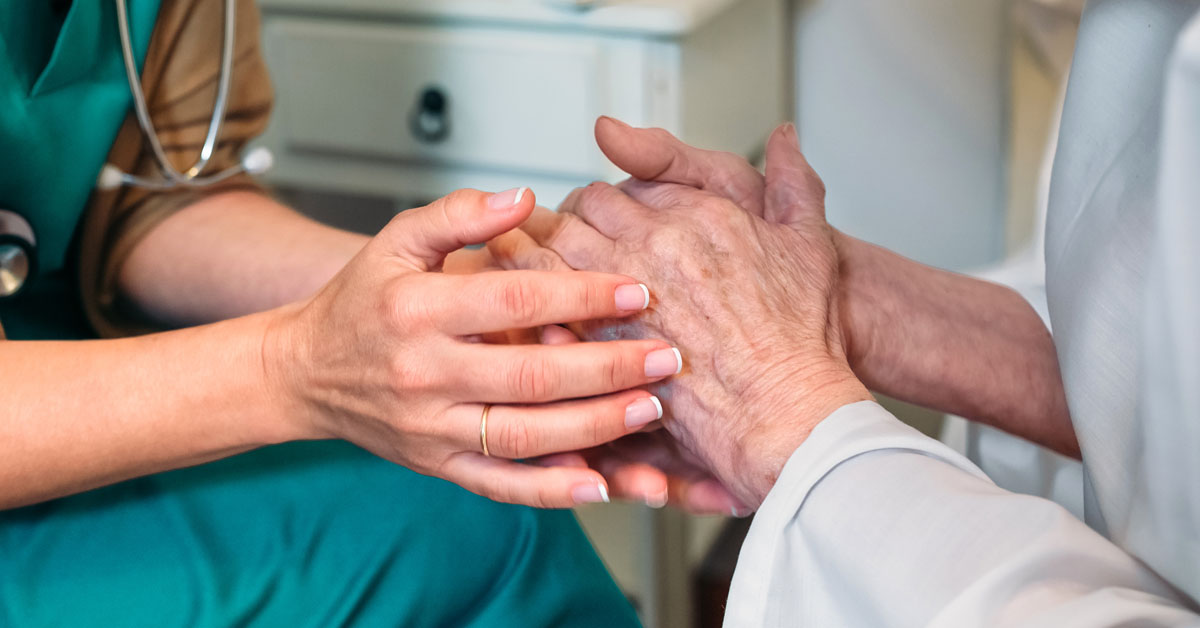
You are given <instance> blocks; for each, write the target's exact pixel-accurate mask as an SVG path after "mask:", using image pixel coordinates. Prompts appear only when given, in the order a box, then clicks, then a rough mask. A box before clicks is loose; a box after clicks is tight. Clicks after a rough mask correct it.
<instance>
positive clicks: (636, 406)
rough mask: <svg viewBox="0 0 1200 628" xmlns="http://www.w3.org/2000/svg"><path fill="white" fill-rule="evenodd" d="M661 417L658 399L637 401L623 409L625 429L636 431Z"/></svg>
mask: <svg viewBox="0 0 1200 628" xmlns="http://www.w3.org/2000/svg"><path fill="white" fill-rule="evenodd" d="M662 415H663V410H662V402H661V401H659V400H658V397H653V396H651V397H647V398H645V399H638V400H637V401H635V402H633V403H631V404H629V405H628V406H626V407H625V427H627V428H629V429H631V430H636V429H638V428H640V427H643V426H645V425H646V424H647V423H650V422H651V421H657V420H659V419H661V418H662Z"/></svg>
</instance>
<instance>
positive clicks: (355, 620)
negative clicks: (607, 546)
mask: <svg viewBox="0 0 1200 628" xmlns="http://www.w3.org/2000/svg"><path fill="white" fill-rule="evenodd" d="M112 5H113V3H112V2H111V1H110V0H74V2H73V3H71V4H70V7H69V10H68V11H67V12H66V13H65V14H56V13H55V12H54V9H52V8H51V7H53V6H55V3H51V2H48V1H43V0H37V1H33V2H29V1H28V0H0V207H4V208H6V209H10V210H14V211H17V212H18V213H21V214H22V215H23V216H25V217H26V219H27V220H29V221H30V222H31V223H32V224H33V227H34V228H35V230H36V231H37V236H38V245H39V250H38V258H39V259H38V261H39V265H40V271H39V274H38V276H37V277H36V279H35V280H34V281H35V283H34V285H33V286H32V287H31V289H30V290H29V291H28V293H27V294H25V295H24V296H23V297H22V299H21V300H19V301H17V302H15V303H4V304H0V321H2V322H3V323H4V326H5V330H6V331H7V333H8V335H9V337H10V338H11V339H13V340H22V339H24V340H36V339H49V338H62V339H69V338H74V339H81V338H86V337H88V336H89V335H90V331H88V330H87V329H86V326H85V324H84V321H83V315H82V311H81V309H80V306H79V304H78V301H77V297H76V296H75V294H76V293H77V290H76V289H75V287H74V284H73V283H72V279H71V273H70V271H69V268H70V264H69V262H68V261H67V259H68V251H69V249H70V246H69V245H70V242H71V239H72V236H73V233H74V232H75V230H76V226H77V224H78V223H79V219H80V214H81V212H82V211H83V208H84V206H85V205H86V202H87V197H88V194H89V193H90V190H91V187H92V183H93V181H95V177H96V175H97V173H98V172H99V170H100V166H101V165H102V164H103V161H104V158H105V155H106V154H107V151H108V148H109V146H111V144H112V141H113V138H114V137H115V135H116V132H117V128H118V126H119V125H120V123H121V120H122V119H123V118H124V116H125V115H126V112H127V111H128V108H129V102H130V97H129V93H128V87H127V85H126V83H125V78H124V74H123V70H122V67H121V56H120V49H119V47H118V44H117V41H118V40H117V35H116V26H115V25H116V22H115V20H116V15H115V11H114V9H113V6H112ZM57 6H62V3H58V5H57ZM129 6H130V14H131V20H130V21H131V31H132V33H133V38H134V42H135V48H136V49H137V51H138V63H139V67H140V63H141V59H143V58H144V55H145V50H146V47H147V45H148V42H149V38H150V33H151V32H152V30H153V25H154V18H155V16H156V15H157V10H158V5H157V0H130V5H129ZM214 54H218V53H217V49H216V48H215V47H214ZM8 385H10V384H9V383H0V403H3V390H4V388H5V387H6V386H8ZM60 394H64V395H70V394H77V392H76V391H73V390H72V389H71V386H70V383H69V382H64V383H63V387H62V390H61V393H60ZM162 394H172V393H171V391H163V392H162ZM0 412H3V410H2V409H0ZM3 450H4V444H3V443H2V442H0V456H2V455H3ZM637 623H638V622H637V617H636V615H635V614H634V612H633V609H632V608H631V607H630V605H629V603H628V601H627V600H626V599H625V598H624V596H623V595H622V594H621V592H620V591H619V590H618V589H617V587H616V585H615V584H614V583H613V581H612V578H611V577H610V576H609V574H608V572H607V570H606V569H605V567H604V565H603V564H602V563H601V562H600V560H599V558H598V557H597V556H596V554H595V551H594V550H593V549H592V547H591V545H590V544H589V543H588V541H587V539H586V538H585V536H584V535H583V532H582V531H581V530H580V528H579V525H578V523H577V522H576V521H575V518H574V516H573V515H572V513H571V512H569V511H539V510H533V509H529V508H524V507H518V506H510V505H504V504H497V503H494V502H491V501H488V500H486V499H483V498H480V497H478V496H475V495H472V494H470V493H468V492H467V491H464V490H462V489H460V488H458V487H456V486H454V485H452V484H449V483H446V482H443V481H441V480H436V479H432V478H428V477H424V476H420V475H417V474H415V473H412V472H410V471H408V470H406V469H403V468H401V467H399V466H396V465H394V464H391V463H389V462H385V461H383V460H380V459H378V458H375V457H374V456H371V455H370V454H367V453H365V452H364V451H362V450H360V449H358V448H356V447H354V446H352V445H349V444H346V443H341V442H315V443H314V442H309V443H292V444H287V445H281V446H277V447H271V448H267V449H262V450H258V451H255V452H251V453H247V454H243V455H240V456H236V457H233V458H229V459H226V460H223V461H219V462H216V463H212V464H207V465H203V466H199V467H194V468H190V469H183V470H178V471H173V472H169V473H162V474H159V475H155V476H150V477H145V478H140V479H136V480H132V481H128V482H124V483H121V484H117V485H114V486H110V487H107V488H102V489H99V490H94V491H91V492H88V493H84V494H80V495H75V496H72V497H67V498H65V499H59V500H55V501H51V502H47V503H43V504H37V505H34V506H29V507H26V508H20V509H15V510H8V511H0V626H4V627H8V626H13V627H24V626H39V627H40V626H154V627H156V628H158V627H167V626H200V627H204V626H241V625H252V626H287V627H300V626H322V627H324V626H342V625H351V626H522V627H537V626H568V627H570V626H580V627H585V626H597V627H600V626H603V627H612V626H634V625H637Z"/></svg>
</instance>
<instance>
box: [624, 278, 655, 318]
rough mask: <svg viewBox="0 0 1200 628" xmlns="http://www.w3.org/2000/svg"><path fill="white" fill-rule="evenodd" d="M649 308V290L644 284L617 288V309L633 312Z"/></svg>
mask: <svg viewBox="0 0 1200 628" xmlns="http://www.w3.org/2000/svg"><path fill="white" fill-rule="evenodd" d="M648 307H650V289H649V288H647V287H646V284H641V283H639V284H626V285H624V286H618V287H617V309H618V310H625V311H627V312H633V311H636V310H644V309H646V308H648Z"/></svg>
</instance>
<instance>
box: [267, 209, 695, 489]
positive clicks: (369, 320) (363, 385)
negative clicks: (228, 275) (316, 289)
mask: <svg viewBox="0 0 1200 628" xmlns="http://www.w3.org/2000/svg"><path fill="white" fill-rule="evenodd" d="M533 207H534V199H533V197H532V194H521V193H518V191H516V190H512V191H510V192H508V193H501V194H496V195H490V196H489V195H486V194H484V193H482V192H476V191H473V190H464V191H460V192H456V193H454V194H452V195H450V196H449V197H447V198H445V199H442V200H439V201H437V202H435V203H433V204H432V205H430V206H428V207H425V208H421V209H414V210H411V211H408V212H405V213H403V214H401V215H399V216H398V217H396V218H395V219H394V220H393V221H392V223H391V224H389V225H388V226H387V227H386V228H385V229H384V230H383V231H382V232H381V233H380V234H379V235H378V236H376V237H375V238H374V239H373V240H372V241H371V242H370V243H369V244H368V245H367V246H366V247H365V248H364V249H363V250H362V252H361V253H360V254H359V255H358V256H357V257H356V258H355V259H354V260H352V261H351V262H350V263H349V264H348V265H347V266H346V268H345V269H344V270H343V271H342V272H341V273H340V274H339V275H338V276H337V277H335V278H334V279H333V281H331V282H330V283H329V285H327V286H326V287H325V288H324V289H323V290H322V291H321V292H320V293H318V294H317V295H316V296H315V297H313V298H312V299H311V300H310V301H308V302H307V303H304V304H301V305H300V306H297V307H293V308H290V309H288V310H284V311H283V313H282V314H281V315H280V317H279V319H278V320H277V321H276V323H275V324H274V325H273V327H272V331H271V332H270V333H269V334H268V337H267V339H266V342H265V343H264V347H263V357H264V368H265V369H267V371H268V377H269V379H270V381H272V382H274V385H275V388H276V390H277V395H278V396H279V398H280V399H281V400H282V403H283V404H284V405H288V406H289V407H290V408H291V409H292V411H291V413H290V415H291V416H292V422H291V424H292V428H293V429H294V430H295V434H290V435H288V436H289V437H290V439H298V438H309V439H315V438H342V439H346V440H349V441H351V442H354V443H356V444H358V445H360V446H362V447H364V448H365V449H368V450H370V451H372V452H374V453H376V454H377V455H379V456H382V457H384V458H387V459H389V460H392V461H394V462H397V463H400V464H403V465H405V466H407V467H409V468H411V469H413V470H415V471H418V472H420V473H425V474H429V475H434V476H437V477H441V478H444V479H447V480H450V481H452V482H455V483H458V484H460V485H462V486H464V487H465V488H467V489H470V490H472V491H474V492H476V493H479V494H481V495H484V496H487V497H490V498H492V499H496V500H499V501H507V502H517V503H523V504H528V505H533V506H541V507H567V506H573V505H575V504H578V503H584V502H594V501H607V499H608V495H607V485H606V483H605V481H604V478H603V477H602V476H600V475H599V474H598V473H596V472H595V471H594V470H590V469H586V468H578V467H575V466H557V467H550V468H543V467H536V466H529V465H523V464H518V463H516V462H513V459H523V458H531V457H536V456H544V455H550V454H555V453H561V452H569V451H575V450H580V449H586V448H591V447H595V446H598V445H601V444H603V443H606V442H608V441H611V440H613V439H616V438H618V437H621V436H624V435H627V434H630V433H634V432H637V431H638V430H640V429H641V428H642V427H644V426H645V425H646V424H648V423H650V422H652V421H654V420H656V419H657V418H658V417H659V412H658V410H657V406H658V404H657V403H656V401H655V400H654V399H652V398H651V396H650V394H649V393H647V392H645V391H644V390H636V387H639V386H644V385H645V384H648V383H651V382H655V381H658V380H661V379H662V378H664V377H667V376H670V375H672V374H674V373H675V371H676V370H677V365H678V359H677V357H676V356H677V353H676V352H675V351H674V350H672V349H671V347H670V345H668V344H667V343H665V342H663V341H661V340H633V341H621V342H611V343H608V342H605V343H573V344H571V345H570V346H542V345H519V346H513V345H495V344H486V343H482V342H479V339H480V336H481V335H483V334H488V333H494V332H502V331H504V330H508V329H514V328H518V329H522V328H530V327H537V326H540V325H548V324H555V323H567V322H575V321H582V320H587V319H596V318H610V317H614V316H615V317H621V316H627V315H629V314H632V313H634V312H637V311H640V310H642V309H643V308H644V306H645V303H646V301H647V299H648V298H649V295H648V293H647V291H646V290H645V288H644V286H641V285H639V284H638V282H637V281H636V280H634V279H632V278H630V277H628V276H623V275H613V274H602V273H596V272H576V271H560V272H544V271H515V272H481V273H476V274H469V275H448V274H443V273H440V272H435V271H437V270H438V269H439V268H440V266H441V264H442V262H443V259H444V258H445V256H446V255H447V254H448V253H450V252H452V251H455V250H458V249H460V248H461V247H463V246H464V245H467V244H471V243H476V242H482V241H485V240H487V239H488V238H490V237H493V236H495V235H496V234H499V233H503V232H504V231H507V230H509V229H512V228H513V227H515V226H517V225H519V224H520V223H521V222H522V221H523V220H525V219H526V217H527V216H529V214H530V212H531V211H532V210H533ZM485 404H495V405H494V407H492V408H491V409H490V412H489V415H488V416H489V418H488V423H487V428H486V433H485V432H484V431H483V429H482V425H481V419H482V416H483V412H484V407H485ZM484 439H486V441H484ZM485 442H486V445H487V447H488V453H489V454H490V456H491V457H488V456H485V455H484V453H483V448H484V444H485Z"/></svg>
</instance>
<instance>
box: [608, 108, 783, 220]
mask: <svg viewBox="0 0 1200 628" xmlns="http://www.w3.org/2000/svg"><path fill="white" fill-rule="evenodd" d="M596 144H597V145H598V146H599V147H600V151H601V152H603V153H604V156H605V157H608V159H609V161H611V162H613V164H614V165H616V166H617V167H618V168H620V169H621V170H624V171H625V172H627V173H629V175H630V176H631V177H633V178H635V179H640V180H642V181H651V182H655V183H678V184H680V185H686V186H689V187H694V188H697V189H700V190H704V191H706V192H709V193H712V194H716V195H717V196H721V197H724V198H726V199H729V200H731V201H733V202H734V203H737V204H738V206H740V207H742V208H743V209H745V210H746V211H748V212H750V213H752V214H754V215H756V216H761V215H762V213H763V204H762V194H763V179H762V175H761V174H759V172H758V171H757V170H755V169H754V166H751V165H750V163H749V162H747V161H746V160H745V159H743V158H741V157H739V156H738V155H734V154H733V153H726V152H721V151H712V150H703V149H700V148H695V147H693V146H689V145H687V144H685V143H684V142H682V141H681V140H679V139H678V138H676V137H675V136H674V135H671V134H670V133H668V132H667V131H665V130H663V129H637V128H634V127H631V126H629V125H628V124H625V123H624V122H621V121H620V120H616V119H614V118H609V117H607V116H601V117H600V119H598V120H596Z"/></svg>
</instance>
